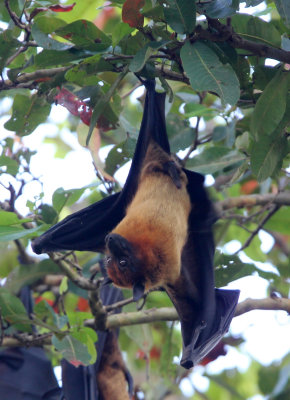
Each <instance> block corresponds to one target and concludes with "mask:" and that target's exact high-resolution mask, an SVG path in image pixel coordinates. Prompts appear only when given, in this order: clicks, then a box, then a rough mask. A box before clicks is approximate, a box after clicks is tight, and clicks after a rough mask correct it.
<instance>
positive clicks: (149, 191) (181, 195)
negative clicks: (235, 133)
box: [106, 142, 191, 300]
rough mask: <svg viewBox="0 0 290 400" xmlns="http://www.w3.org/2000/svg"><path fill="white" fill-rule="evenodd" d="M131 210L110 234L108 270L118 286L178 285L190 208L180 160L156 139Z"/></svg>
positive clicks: (137, 293) (137, 292) (136, 290)
mask: <svg viewBox="0 0 290 400" xmlns="http://www.w3.org/2000/svg"><path fill="white" fill-rule="evenodd" d="M143 165H144V166H143V168H142V170H141V173H140V179H139V184H138V188H137V192H136V195H135V197H134V198H133V200H132V202H131V203H130V204H129V206H128V208H127V210H126V216H125V218H124V219H122V221H121V222H120V223H119V224H118V225H117V226H116V227H115V228H114V229H113V231H112V232H111V233H110V234H108V235H107V237H106V247H107V254H108V257H107V272H108V276H109V277H110V278H111V280H112V281H113V282H114V284H115V285H116V286H120V287H125V288H133V295H134V299H135V300H138V299H139V298H140V297H142V295H143V294H144V290H148V289H152V288H157V287H166V285H175V284H176V282H177V280H178V279H179V277H180V269H181V254H182V249H183V246H184V245H185V243H186V239H187V221H188V217H189V213H190V210H191V203H190V197H189V194H188V192H187V188H186V187H187V183H188V181H187V177H186V174H185V173H184V171H183V170H182V168H181V166H180V164H179V162H178V160H177V159H176V158H175V157H174V156H171V155H170V154H168V153H166V152H165V151H164V150H163V149H162V148H161V147H160V146H159V145H158V144H156V143H155V142H151V143H150V145H149V147H148V150H147V153H146V156H145V159H144V162H143Z"/></svg>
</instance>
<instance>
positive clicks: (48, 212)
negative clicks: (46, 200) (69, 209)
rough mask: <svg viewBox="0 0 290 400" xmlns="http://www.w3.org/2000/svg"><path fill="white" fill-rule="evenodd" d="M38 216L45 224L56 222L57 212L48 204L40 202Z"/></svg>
mask: <svg viewBox="0 0 290 400" xmlns="http://www.w3.org/2000/svg"><path fill="white" fill-rule="evenodd" d="M40 216H41V219H42V220H43V221H44V222H45V223H46V224H53V223H55V222H57V216H58V214H57V212H56V211H55V209H54V208H53V207H51V206H50V205H48V204H42V205H41V207H40Z"/></svg>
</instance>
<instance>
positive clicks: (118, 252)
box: [105, 233, 131, 256]
mask: <svg viewBox="0 0 290 400" xmlns="http://www.w3.org/2000/svg"><path fill="white" fill-rule="evenodd" d="M105 241H106V246H107V248H108V249H109V250H110V252H111V253H112V254H113V255H115V256H122V255H124V253H126V252H128V251H130V250H131V245H130V243H129V242H128V240H127V239H125V238H124V237H123V236H121V235H118V234H117V233H109V234H108V235H107V236H106V238H105Z"/></svg>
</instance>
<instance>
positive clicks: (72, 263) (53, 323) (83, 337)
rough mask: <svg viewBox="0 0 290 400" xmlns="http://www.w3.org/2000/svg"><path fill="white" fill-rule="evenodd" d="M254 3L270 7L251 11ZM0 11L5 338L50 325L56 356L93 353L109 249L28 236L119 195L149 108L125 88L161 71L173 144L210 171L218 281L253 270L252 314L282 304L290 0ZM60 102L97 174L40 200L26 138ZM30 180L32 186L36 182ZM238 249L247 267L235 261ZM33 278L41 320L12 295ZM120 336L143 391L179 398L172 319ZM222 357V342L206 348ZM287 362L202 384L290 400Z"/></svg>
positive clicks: (160, 301) (197, 167) (81, 2)
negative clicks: (44, 243)
mask: <svg viewBox="0 0 290 400" xmlns="http://www.w3.org/2000/svg"><path fill="white" fill-rule="evenodd" d="M242 3H243V6H244V9H243V11H239V8H240V7H241V4H242ZM259 4H260V5H262V4H263V5H264V7H262V8H260V10H261V9H262V10H263V11H253V12H252V15H249V14H247V13H246V12H247V11H248V10H249V9H250V7H251V6H256V5H259ZM0 20H1V31H0V57H1V58H0V71H1V80H0V97H1V102H2V103H0V104H2V106H3V107H1V108H2V110H0V115H1V118H3V120H5V124H4V128H5V130H3V134H1V137H0V140H1V143H0V179H1V181H0V184H1V185H0V190H1V192H0V194H1V198H0V201H1V203H0V205H1V208H0V210H1V211H0V250H1V263H0V277H1V278H7V280H5V286H4V287H1V288H0V309H1V326H0V329H1V341H2V344H3V346H11V345H15V344H19V343H20V342H22V343H24V344H26V345H27V344H29V343H30V344H31V343H35V342H34V339H35V337H34V335H35V332H34V331H33V330H32V324H33V325H35V326H37V329H38V333H39V334H41V336H40V339H39V338H38V342H37V344H49V345H50V349H51V355H50V356H51V359H52V361H53V363H54V365H57V364H58V363H59V360H60V358H61V357H65V358H66V359H68V360H70V361H72V362H73V363H74V364H76V365H77V364H83V365H88V364H90V363H93V362H94V361H95V360H96V351H95V346H94V342H95V341H96V339H97V336H96V332H95V330H94V324H93V322H92V318H93V317H96V316H97V315H98V310H95V307H94V306H92V304H93V302H94V299H90V304H91V307H90V304H89V302H88V289H89V284H90V282H91V280H90V279H95V278H96V277H98V271H99V263H101V262H102V256H101V255H100V254H97V255H96V254H89V253H73V254H61V255H60V254H50V255H49V256H50V257H49V258H43V257H41V258H37V257H36V256H35V255H33V254H32V253H31V251H30V250H29V243H30V242H29V241H30V239H31V238H33V237H35V236H36V235H39V234H41V233H42V232H44V231H46V230H47V229H48V227H49V226H51V225H52V224H55V223H56V222H57V221H58V220H59V219H62V218H63V217H64V216H65V215H68V214H69V213H70V212H72V210H73V211H75V210H76V209H77V208H82V207H84V206H86V205H88V204H90V203H92V202H94V201H97V200H99V199H101V198H102V197H104V196H106V195H108V194H110V193H112V192H114V191H117V190H119V184H118V182H116V180H115V179H114V174H115V173H116V171H117V170H118V169H119V168H120V167H122V166H123V165H124V164H125V163H127V162H128V160H130V158H131V157H132V154H133V152H134V147H135V144H136V137H137V135H138V130H139V126H140V121H141V116H142V101H143V96H142V95H140V96H141V97H140V99H139V100H140V102H139V101H137V102H136V101H134V98H133V96H132V93H133V95H134V90H135V89H137V88H138V87H139V86H142V84H141V83H140V81H139V80H138V79H137V75H138V76H140V77H142V78H156V80H157V88H158V90H160V91H161V90H163V91H166V92H167V94H168V96H167V99H168V100H167V103H166V112H167V128H168V134H169V138H170V145H171V149H172V151H174V152H176V153H177V152H180V151H181V152H180V153H179V155H180V157H181V158H182V159H183V160H184V163H185V165H186V167H187V168H189V169H192V170H194V171H197V172H201V173H203V174H205V175H208V176H211V179H210V180H209V182H210V186H209V192H210V194H211V197H212V199H213V200H214V201H215V202H216V205H217V208H218V209H219V211H220V220H219V221H218V222H217V223H216V225H215V238H216V245H217V252H216V257H215V274H216V286H217V287H220V286H225V285H227V284H228V283H229V282H232V281H234V280H236V279H238V278H242V277H244V276H247V275H252V274H256V275H259V276H261V277H262V278H264V279H266V280H267V281H268V295H269V299H265V300H267V301H268V300H269V301H268V302H266V303H265V304H266V305H265V304H264V303H263V304H264V305H262V303H259V304H258V303H255V302H253V303H251V306H250V309H251V307H252V308H264V309H284V310H288V311H289V310H290V306H289V300H288V303H287V302H285V303H283V305H282V302H279V301H280V300H281V299H283V298H287V297H288V285H287V283H289V282H287V279H288V278H289V254H290V247H289V246H290V236H289V221H290V218H289V209H288V208H287V206H289V204H290V192H289V186H288V185H289V169H288V170H287V168H288V167H289V159H290V158H289V149H290V147H289V121H290V93H289V89H290V73H289V69H290V39H289V35H290V2H289V0H275V1H270V0H267V1H262V0H246V1H245V2H242V1H239V0H207V1H203V0H200V1H194V0H190V1H189V0H164V1H158V0H138V1H134V0H126V1H124V0H118V1H111V2H110V4H109V6H108V4H107V2H106V4H104V2H101V1H99V0H77V1H76V2H75V3H74V4H70V3H69V2H61V3H60V2H59V1H57V0H39V1H30V0H5V1H2V2H1V4H0ZM7 99H12V100H10V102H9V100H7ZM7 104H8V105H9V106H8V107H7ZM10 104H11V107H10ZM54 104H58V106H57V107H58V108H60V107H61V106H62V107H65V108H66V109H67V110H68V111H69V113H70V116H69V117H68V119H67V121H66V122H65V127H66V128H68V129H70V131H71V137H72V140H73V136H76V132H77V138H78V141H79V143H80V145H81V146H83V147H84V148H86V149H88V153H87V156H88V157H90V154H89V153H91V156H92V160H93V163H94V167H95V172H96V181H95V182H94V183H93V184H91V185H88V186H86V187H81V188H70V189H67V190H64V189H63V188H58V189H57V190H56V191H55V192H54V194H53V196H52V201H51V203H50V204H47V203H45V202H44V201H43V198H44V193H43V191H42V189H41V184H42V181H41V177H40V176H38V175H37V174H35V172H32V171H31V167H30V164H31V162H32V161H33V157H34V155H35V151H34V150H31V149H30V148H28V147H26V146H25V137H26V136H28V135H31V134H32V133H33V132H35V130H37V132H38V131H39V130H40V129H41V124H44V123H46V121H47V120H48V118H50V121H53V118H54V117H53V115H54V110H55V106H53V105H54ZM51 110H52V112H51ZM55 125H56V128H57V129H56V131H57V133H56V135H55V136H54V137H53V138H51V137H50V138H49V139H45V140H46V142H49V143H53V144H54V146H55V149H56V156H57V157H60V158H63V165H65V163H66V160H65V158H64V157H65V155H66V154H67V153H69V152H70V151H71V150H72V146H71V144H70V143H69V142H68V141H67V140H64V138H63V135H62V130H63V128H64V125H63V124H62V123H59V124H58V123H55ZM108 144H113V147H112V148H111V149H110V151H109V153H108V155H107V157H106V160H105V162H104V163H102V161H101V159H100V157H99V150H100V148H101V147H103V146H105V145H108ZM48 168H49V166H48ZM35 182H38V183H39V186H38V188H40V189H39V192H38V193H32V189H30V188H34V187H35V186H34V185H33V184H34V183H35ZM64 186H65V183H64ZM287 190H288V191H287ZM29 191H31V194H30V195H28V200H27V202H26V207H24V208H23V207H22V208H21V209H19V206H18V205H19V204H20V203H21V198H23V196H24V193H26V196H27V192H29ZM262 229H263V230H264V231H266V232H267V233H269V234H270V235H271V236H272V238H273V246H272V249H271V250H270V251H268V252H267V253H265V252H263V251H262V250H261V242H260V238H259V236H258V233H259V231H260V230H262ZM232 240H238V241H239V243H240V249H239V250H237V252H236V253H234V254H229V253H227V252H226V249H228V248H229V247H228V246H227V245H228V244H229V243H230V242H231V241H232ZM244 254H246V255H247V256H248V257H249V262H248V263H245V262H243V261H242V260H241V258H240V257H241V255H244ZM242 259H244V258H243V257H242ZM256 262H261V263H270V264H271V265H272V266H274V267H275V272H265V271H264V270H262V269H261V268H260V267H259V264H257V263H256ZM68 277H69V278H71V279H73V280H74V283H72V282H71V281H70V279H68ZM92 277H93V278H92ZM81 279H82V281H81V282H80V280H81ZM2 282H3V283H4V280H3V281H2ZM24 285H30V287H31V288H32V289H33V293H34V294H33V296H34V299H35V303H36V305H35V308H34V314H33V316H31V317H30V318H32V319H30V318H29V317H28V316H27V313H26V311H25V309H24V306H23V305H22V303H21V302H20V300H19V299H18V298H17V294H18V293H19V290H20V289H21V287H23V286H24ZM86 285H87V286H86ZM124 294H125V296H126V297H130V296H131V294H130V292H129V291H128V292H126V291H124ZM170 306H171V303H170V301H169V299H168V298H167V297H166V295H164V294H163V293H157V292H154V293H151V294H150V295H149V296H148V298H147V301H146V304H145V306H144V307H145V309H146V308H151V307H170ZM124 311H136V305H135V304H134V303H133V304H132V303H130V304H128V305H127V306H126V307H125V308H124ZM246 311H248V309H244V310H241V312H246ZM141 312H142V311H140V313H141ZM136 318H137V320H136V321H137V322H138V316H137V317H136ZM108 321H110V319H109V317H108ZM136 321H135V322H136ZM119 325H120V326H121V325H122V323H121V322H120V323H119ZM241 340H242V339H241V338H240V339H235V338H232V337H229V338H227V339H226V341H225V343H228V344H229V345H233V346H238V345H239V344H240V343H241ZM19 341H20V342H19ZM51 342H52V344H53V346H51ZM120 343H121V348H122V350H123V351H124V352H126V359H127V362H128V366H129V367H131V370H132V371H136V373H135V376H134V378H135V380H136V382H137V383H138V384H139V383H140V388H141V389H140V391H141V390H142V391H143V392H144V393H145V396H146V399H157V398H158V399H163V398H166V396H167V395H168V394H170V393H171V394H176V396H179V397H176V398H182V397H181V396H182V395H181V392H180V389H179V384H180V382H181V381H182V380H183V379H184V378H186V377H187V375H186V374H185V373H184V371H182V370H181V369H180V368H179V367H178V366H177V364H173V363H172V360H173V357H174V356H178V355H179V353H180V343H181V341H180V333H179V331H178V329H176V324H175V325H174V323H165V322H158V321H156V320H155V322H153V323H152V324H151V325H148V324H147V325H145V324H143V325H132V326H127V327H123V328H122V329H121V335H120ZM266 351H267V348H265V352H266ZM222 354H224V346H222V347H221V348H220V349H218V350H217V352H216V354H214V355H213V356H212V359H214V358H216V357H217V356H219V355H222ZM212 359H209V360H206V361H205V362H204V365H206V364H207V363H208V362H210V361H211V360H212ZM287 361H289V358H288V359H287V357H286V358H285V359H284V360H281V362H280V363H279V364H277V365H276V364H275V365H272V366H270V367H268V368H266V367H263V366H261V365H258V363H257V362H255V361H253V362H252V363H251V365H250V367H249V369H248V370H247V371H246V372H244V373H243V374H242V373H241V372H239V371H238V370H237V369H235V370H232V371H230V372H229V371H224V372H223V373H221V374H220V375H218V376H217V375H213V376H212V375H208V374H206V369H205V370H204V374H205V375H206V376H207V377H208V378H209V382H210V386H209V389H208V391H207V393H199V391H198V389H197V388H196V392H195V393H196V395H197V396H198V395H200V397H201V398H209V399H215V400H218V399H219V398H222V399H228V398H231V399H236V398H237V399H238V398H243V399H245V398H250V397H251V396H254V395H255V394H262V395H269V396H270V397H269V398H271V399H279V400H283V399H286V398H289V397H288V396H289V391H290V382H289V379H288V378H287ZM145 365H150V369H151V370H152V371H153V372H154V378H153V376H151V378H150V380H149V383H148V382H146V380H145V377H144V375H142V378H140V376H139V372H140V371H143V372H144V369H145ZM288 371H289V368H288ZM133 375H134V374H133ZM249 381H250V382H251V383H250V384H249ZM151 382H154V385H152V383H151ZM136 398H139V397H138V395H137V394H136ZM140 398H141V397H140Z"/></svg>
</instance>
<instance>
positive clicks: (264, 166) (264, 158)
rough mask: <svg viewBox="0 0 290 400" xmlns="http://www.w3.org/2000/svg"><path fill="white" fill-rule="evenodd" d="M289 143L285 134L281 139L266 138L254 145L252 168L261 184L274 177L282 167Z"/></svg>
mask: <svg viewBox="0 0 290 400" xmlns="http://www.w3.org/2000/svg"><path fill="white" fill-rule="evenodd" d="M287 150H288V143H287V139H286V136H284V135H283V134H282V135H280V136H279V137H276V136H274V137H273V136H264V137H263V138H261V139H260V140H258V141H257V142H255V143H254V145H253V147H252V154H251V168H252V171H253V173H254V174H255V175H256V177H257V179H258V181H259V182H263V181H264V180H265V179H267V178H268V177H269V176H272V175H273V174H274V173H275V172H276V170H277V168H279V169H280V168H281V167H282V162H283V158H284V157H285V155H286V154H287Z"/></svg>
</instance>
